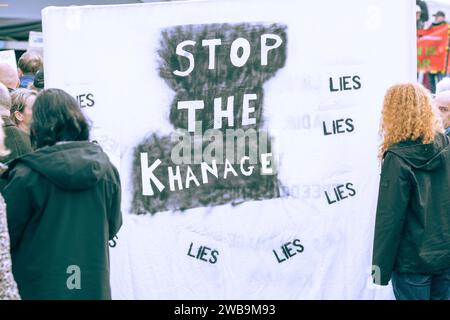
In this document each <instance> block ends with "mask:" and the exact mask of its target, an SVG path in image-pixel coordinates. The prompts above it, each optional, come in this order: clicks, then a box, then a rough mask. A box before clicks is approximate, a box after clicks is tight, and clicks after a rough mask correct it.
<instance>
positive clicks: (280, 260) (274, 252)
mask: <svg viewBox="0 0 450 320" xmlns="http://www.w3.org/2000/svg"><path fill="white" fill-rule="evenodd" d="M272 251H273V254H274V255H275V257H276V258H277V261H278V263H282V262H284V261H286V259H280V258H279V257H278V254H277V252H276V251H275V250H272Z"/></svg>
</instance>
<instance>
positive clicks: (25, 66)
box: [17, 51, 43, 88]
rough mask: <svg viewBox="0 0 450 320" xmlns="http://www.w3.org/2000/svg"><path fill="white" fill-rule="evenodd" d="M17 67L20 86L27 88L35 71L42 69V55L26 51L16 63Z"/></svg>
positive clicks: (32, 79)
mask: <svg viewBox="0 0 450 320" xmlns="http://www.w3.org/2000/svg"><path fill="white" fill-rule="evenodd" d="M17 66H18V68H19V77H20V86H19V87H20V88H28V86H29V85H30V84H33V81H34V77H35V75H36V72H38V71H39V70H41V69H42V66H43V61H42V57H41V56H40V55H39V54H37V53H35V52H30V51H27V52H25V53H24V54H22V56H21V57H20V59H19V62H18V64H17Z"/></svg>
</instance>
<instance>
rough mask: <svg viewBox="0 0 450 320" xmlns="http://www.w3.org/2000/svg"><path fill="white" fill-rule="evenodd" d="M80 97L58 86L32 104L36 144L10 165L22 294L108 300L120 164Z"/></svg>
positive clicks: (9, 196)
mask: <svg viewBox="0 0 450 320" xmlns="http://www.w3.org/2000/svg"><path fill="white" fill-rule="evenodd" d="M88 138H89V126H88V123H87V121H86V119H85V117H84V116H83V114H82V113H81V111H80V109H79V107H78V105H77V102H76V101H75V99H74V98H73V97H71V96H70V95H69V94H67V93H66V92H64V91H62V90H59V89H49V90H44V91H42V92H41V93H40V94H39V95H38V97H37V99H36V102H35V104H34V107H33V117H32V124H31V140H32V143H33V145H34V146H35V147H36V151H35V152H33V153H30V154H28V155H25V156H23V157H21V158H18V159H16V160H15V161H13V162H12V163H10V164H9V170H8V171H7V172H6V175H7V178H8V184H7V185H6V187H5V189H4V192H3V195H4V198H5V201H6V204H7V216H8V228H9V232H10V240H11V256H12V267H13V274H14V277H15V279H16V281H17V285H18V288H19V293H20V295H21V297H22V298H23V299H110V298H111V292H110V279H109V248H108V242H109V241H110V240H112V239H113V238H114V237H115V235H116V233H117V232H118V231H119V228H120V226H121V224H122V216H121V211H120V199H121V187H120V179H119V174H118V171H117V169H116V168H115V167H114V165H113V164H112V163H111V162H110V160H109V159H108V156H107V155H106V154H105V153H104V152H103V151H102V149H101V148H100V146H98V145H97V144H94V143H91V142H88Z"/></svg>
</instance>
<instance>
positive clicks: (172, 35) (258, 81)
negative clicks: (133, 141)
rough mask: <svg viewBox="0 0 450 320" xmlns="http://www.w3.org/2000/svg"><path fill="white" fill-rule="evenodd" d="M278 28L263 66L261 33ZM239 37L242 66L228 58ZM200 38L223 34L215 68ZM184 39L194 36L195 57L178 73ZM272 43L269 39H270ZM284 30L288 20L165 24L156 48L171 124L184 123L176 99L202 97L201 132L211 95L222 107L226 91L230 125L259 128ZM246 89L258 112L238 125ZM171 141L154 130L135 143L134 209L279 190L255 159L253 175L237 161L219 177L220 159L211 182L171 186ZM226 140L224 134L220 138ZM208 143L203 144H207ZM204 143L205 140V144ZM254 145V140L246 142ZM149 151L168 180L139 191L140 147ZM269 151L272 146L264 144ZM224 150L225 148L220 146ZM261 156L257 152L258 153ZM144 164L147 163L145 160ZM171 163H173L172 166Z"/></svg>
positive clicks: (210, 113)
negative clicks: (169, 97)
mask: <svg viewBox="0 0 450 320" xmlns="http://www.w3.org/2000/svg"><path fill="white" fill-rule="evenodd" d="M263 34H276V35H278V36H280V37H281V39H282V40H283V43H282V44H281V46H280V47H278V48H276V49H274V50H271V51H269V53H268V59H267V61H268V64H267V66H261V61H260V59H261V35H263ZM237 38H245V39H247V40H248V41H249V42H250V45H251V54H250V57H249V60H248V61H247V63H246V64H245V65H244V66H243V67H235V66H234V65H233V64H232V63H231V60H230V56H229V53H230V47H231V43H232V42H233V41H234V40H235V39H237ZM204 39H221V41H222V44H221V45H220V46H216V63H215V69H214V70H209V69H208V65H209V48H208V47H203V46H202V40H204ZM185 40H193V41H195V42H196V45H195V46H194V47H192V46H187V47H185V50H187V51H189V52H191V53H192V54H193V55H194V59H195V68H194V70H193V71H192V73H191V74H190V75H189V76H187V77H179V76H176V75H175V74H174V73H173V71H175V70H181V71H184V70H186V69H187V68H188V67H189V65H188V64H189V61H188V59H187V58H186V57H182V56H178V55H177V54H176V47H177V45H178V44H179V43H181V42H183V41H185ZM268 41H269V43H268V45H271V44H273V43H271V41H274V40H271V39H269V40H268ZM286 46H287V35H286V26H283V25H279V24H272V25H263V24H237V25H231V24H211V25H190V26H179V27H174V28H169V29H165V30H163V31H162V35H161V44H160V50H159V51H158V54H159V58H160V69H159V74H160V76H161V77H162V78H163V79H164V80H165V81H166V83H167V84H168V85H169V87H170V88H171V89H172V90H174V91H175V92H176V95H175V97H174V100H173V102H172V104H171V106H170V115H169V120H170V122H171V123H172V125H173V126H174V128H175V129H177V128H181V129H187V125H188V117H187V110H178V109H177V104H178V102H179V101H188V100H203V101H204V104H205V107H204V109H203V110H198V111H197V115H198V116H197V119H196V120H197V121H199V120H201V121H202V132H204V131H206V130H207V129H212V128H213V123H214V103H213V102H214V99H215V98H222V109H224V108H226V106H227V99H228V97H229V96H234V99H235V100H234V127H233V128H234V129H238V128H242V129H244V130H246V129H249V128H253V129H256V130H259V129H260V128H261V126H262V121H263V117H262V114H263V110H262V106H263V98H264V90H263V85H264V83H265V82H266V81H268V80H269V79H270V78H272V77H274V76H275V74H276V72H277V71H278V70H279V69H281V68H283V67H284V65H285V63H286ZM244 94H256V95H257V97H258V98H257V100H256V101H251V102H250V106H251V107H255V112H254V113H253V114H251V116H252V117H254V118H256V124H255V125H248V126H245V127H242V110H243V108H242V101H243V96H244ZM226 129H229V127H228V123H227V120H226V119H223V126H222V129H221V131H222V132H223V133H224V137H225V130H226ZM175 144H176V143H175V142H171V141H170V137H168V136H162V137H161V136H158V135H156V134H152V135H151V136H150V137H147V138H145V139H144V140H143V141H142V142H141V143H140V144H139V145H138V146H137V147H136V149H135V153H134V162H133V181H134V186H133V190H134V192H133V201H132V211H133V212H134V213H137V214H145V213H148V212H150V213H156V212H159V211H166V210H185V209H189V208H194V207H202V206H214V205H220V204H226V203H232V204H239V203H241V202H244V201H250V200H262V199H272V198H277V197H279V196H280V191H279V190H280V183H279V181H278V179H277V176H276V175H271V176H264V175H261V174H260V169H261V165H260V163H259V162H258V164H255V165H254V167H255V169H254V172H253V174H252V175H251V176H248V177H247V176H243V175H241V173H240V168H239V164H237V165H233V167H234V169H235V170H236V172H238V176H237V177H235V176H233V175H232V174H231V173H230V174H229V175H228V178H227V179H223V176H222V177H221V175H223V167H224V165H218V171H219V178H218V179H216V178H215V177H212V178H211V176H210V182H209V183H208V184H206V185H203V184H200V186H199V187H197V186H195V185H194V184H193V183H191V187H190V188H189V189H183V190H181V191H174V192H172V191H170V189H169V183H168V173H167V167H169V166H172V167H175V164H173V163H172V160H171V152H172V148H173V147H174V146H175ZM223 144H224V146H225V138H224V141H223ZM205 145H206V144H205ZM205 145H204V146H205ZM249 147H256V146H249ZM141 152H147V153H148V156H149V164H152V163H153V162H154V161H155V160H157V159H160V160H161V161H162V164H161V165H160V166H159V167H158V168H157V169H156V170H155V171H154V173H155V176H156V177H158V179H159V180H161V182H162V183H163V184H164V185H165V186H166V188H165V189H164V190H163V191H162V192H159V190H158V189H157V188H156V187H155V186H153V190H154V191H155V196H152V197H149V196H143V195H142V185H141V163H140V153H141ZM268 152H270V148H269V150H268ZM224 156H225V152H224ZM258 161H259V157H258ZM144 165H147V164H144ZM190 167H191V169H192V170H193V172H194V174H195V176H196V177H197V179H198V180H199V182H200V183H201V171H200V165H190ZM174 169H175V168H174ZM180 171H181V176H182V180H183V181H184V180H185V178H186V171H187V166H186V165H180Z"/></svg>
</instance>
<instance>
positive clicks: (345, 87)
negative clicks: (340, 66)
mask: <svg viewBox="0 0 450 320" xmlns="http://www.w3.org/2000/svg"><path fill="white" fill-rule="evenodd" d="M351 78H352V77H348V76H347V77H342V81H343V86H342V89H343V90H345V91H347V90H352V88H351V87H350V86H349V84H350V81H349V80H350V79H351Z"/></svg>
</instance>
